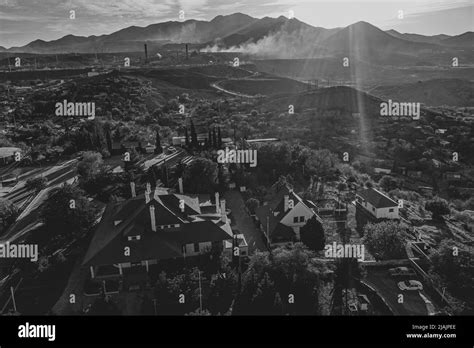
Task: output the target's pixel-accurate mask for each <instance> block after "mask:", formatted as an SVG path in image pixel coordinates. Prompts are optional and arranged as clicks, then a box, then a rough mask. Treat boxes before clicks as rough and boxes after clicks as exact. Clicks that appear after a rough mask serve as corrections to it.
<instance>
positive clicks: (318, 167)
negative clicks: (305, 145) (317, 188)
mask: <svg viewBox="0 0 474 348" xmlns="http://www.w3.org/2000/svg"><path fill="white" fill-rule="evenodd" d="M336 163H337V157H336V156H335V155H334V154H333V153H331V152H330V151H329V150H326V149H323V150H316V151H313V152H312V153H311V155H310V156H309V158H308V159H307V160H306V166H307V167H308V170H309V171H310V173H312V174H315V175H317V176H320V177H325V176H328V175H330V174H331V170H332V169H333V168H334V167H335V165H336Z"/></svg>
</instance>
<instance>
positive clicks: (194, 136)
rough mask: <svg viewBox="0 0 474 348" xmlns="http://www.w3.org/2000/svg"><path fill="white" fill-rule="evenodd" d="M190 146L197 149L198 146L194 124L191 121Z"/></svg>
mask: <svg viewBox="0 0 474 348" xmlns="http://www.w3.org/2000/svg"><path fill="white" fill-rule="evenodd" d="M191 146H193V147H197V146H198V139H197V134H196V128H195V127H194V122H193V120H191Z"/></svg>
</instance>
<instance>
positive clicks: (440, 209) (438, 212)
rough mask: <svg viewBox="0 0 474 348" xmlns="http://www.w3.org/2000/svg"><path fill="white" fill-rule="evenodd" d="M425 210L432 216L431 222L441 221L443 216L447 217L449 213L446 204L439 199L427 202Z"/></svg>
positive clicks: (449, 210)
mask: <svg viewBox="0 0 474 348" xmlns="http://www.w3.org/2000/svg"><path fill="white" fill-rule="evenodd" d="M425 209H426V210H428V211H430V212H431V213H432V214H433V220H442V219H443V215H448V214H449V213H450V212H451V209H449V204H448V202H446V200H444V199H442V198H439V197H435V198H433V199H431V200H429V201H427V202H426V203H425Z"/></svg>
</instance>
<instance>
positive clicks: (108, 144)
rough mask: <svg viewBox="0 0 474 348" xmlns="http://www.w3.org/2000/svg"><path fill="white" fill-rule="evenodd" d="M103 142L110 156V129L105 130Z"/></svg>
mask: <svg viewBox="0 0 474 348" xmlns="http://www.w3.org/2000/svg"><path fill="white" fill-rule="evenodd" d="M105 141H106V142H107V149H108V150H109V152H110V154H112V137H111V136H110V129H109V128H108V127H107V128H105Z"/></svg>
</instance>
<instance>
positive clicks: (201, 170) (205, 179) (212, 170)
mask: <svg viewBox="0 0 474 348" xmlns="http://www.w3.org/2000/svg"><path fill="white" fill-rule="evenodd" d="M216 180H217V163H215V162H213V161H211V160H208V159H206V158H197V159H196V160H194V161H193V162H191V163H190V164H189V165H188V166H187V167H186V168H185V170H184V177H183V184H184V189H185V191H186V192H189V193H213V192H214V191H215V189H214V188H215V185H216Z"/></svg>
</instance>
